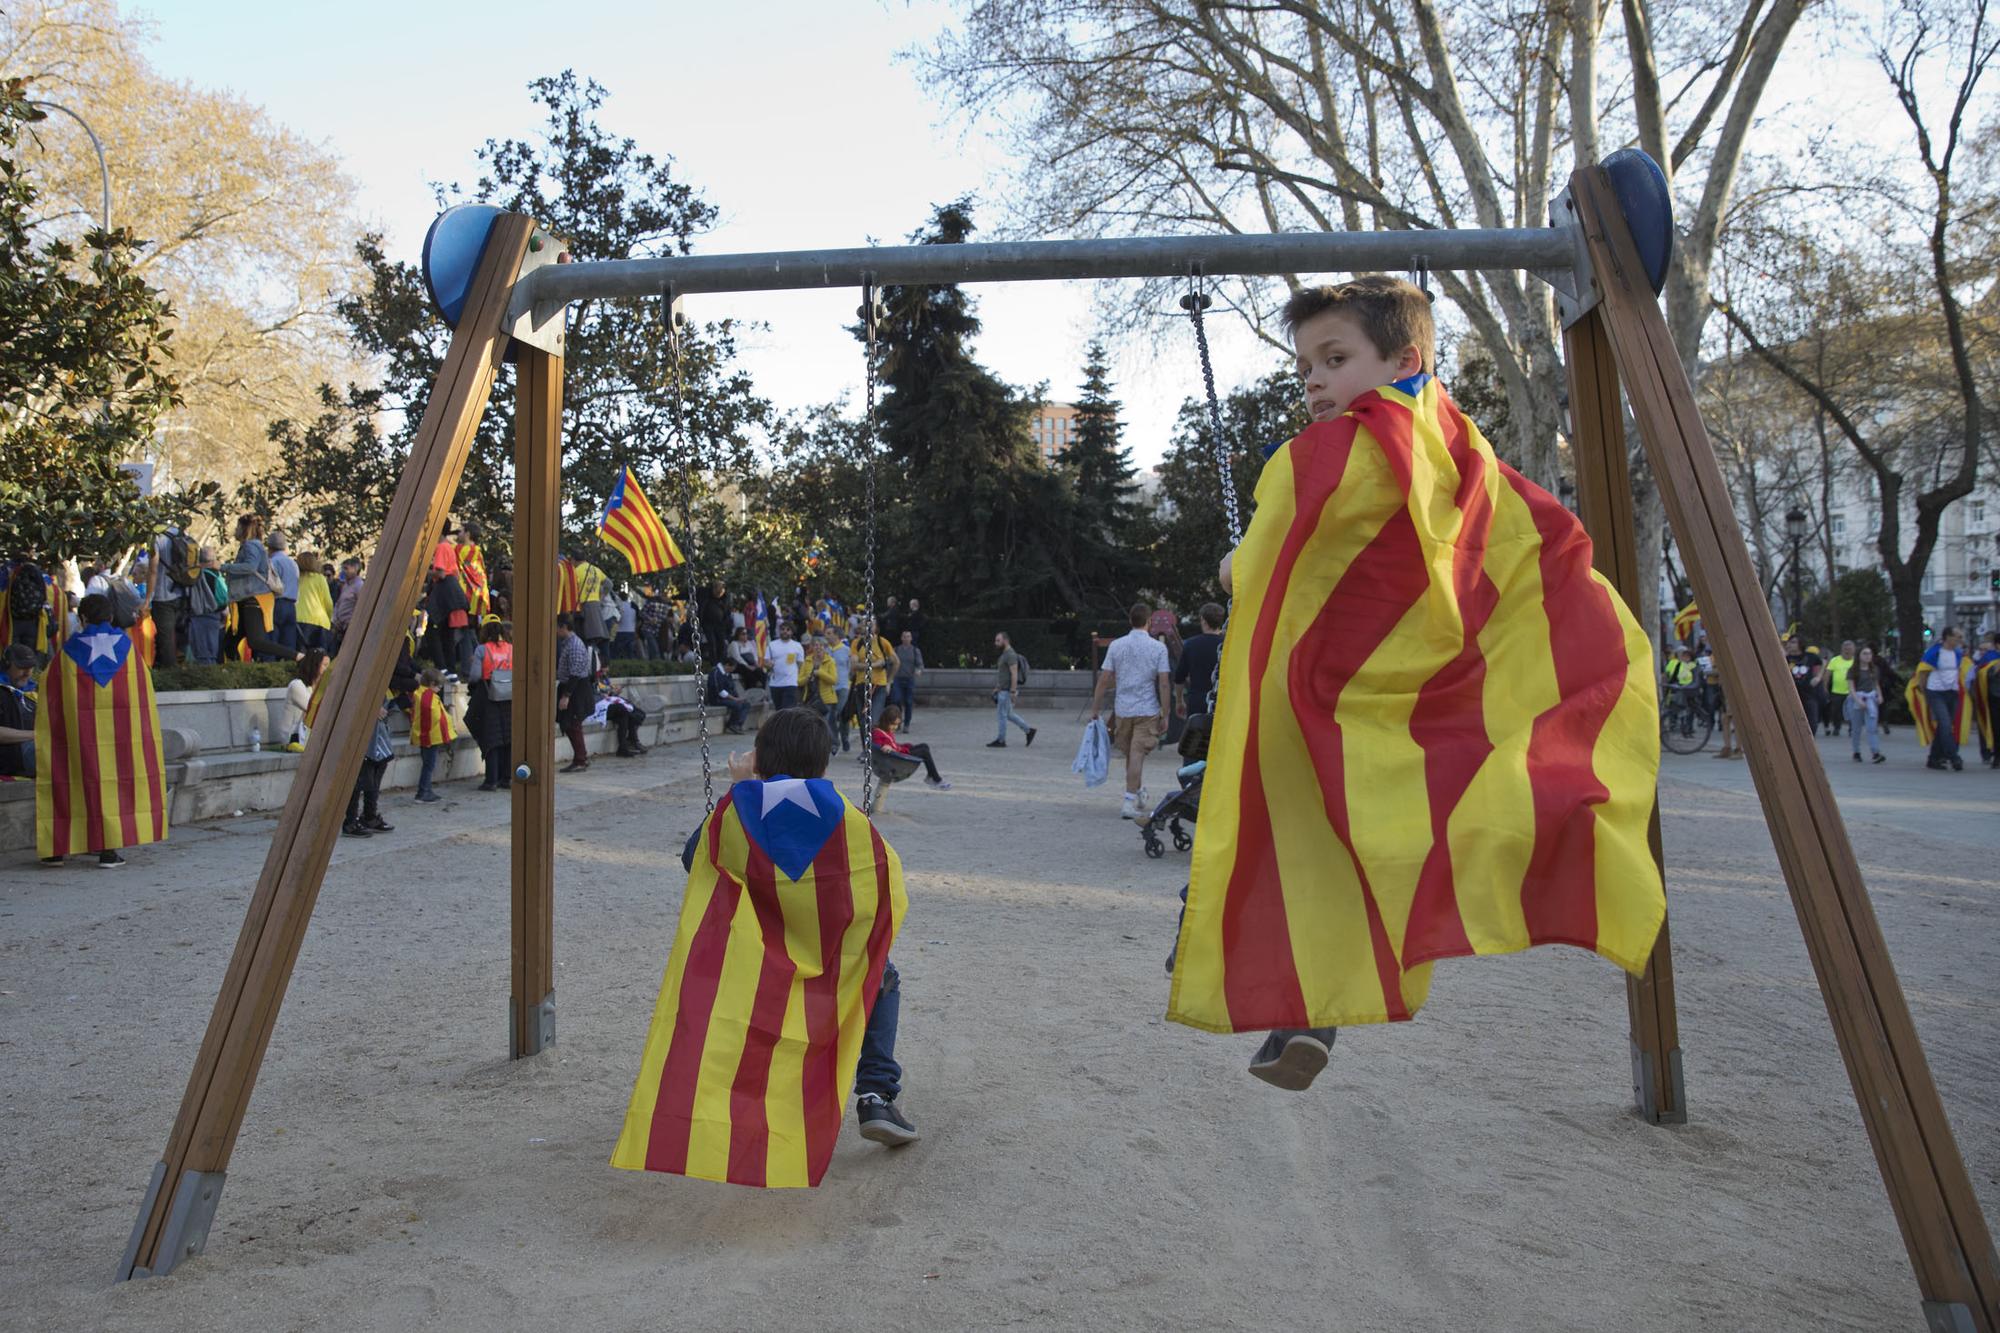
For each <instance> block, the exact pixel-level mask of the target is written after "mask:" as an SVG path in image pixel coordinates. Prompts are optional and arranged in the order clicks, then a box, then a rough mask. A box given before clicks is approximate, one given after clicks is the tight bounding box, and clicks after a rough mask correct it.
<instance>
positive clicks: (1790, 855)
mask: <svg viewBox="0 0 2000 1333" xmlns="http://www.w3.org/2000/svg"><path fill="white" fill-rule="evenodd" d="M1569 193H1570V198H1571V200H1572V201H1573V203H1574V205H1575V208H1576V213H1577V218H1578V221H1579V222H1581V224H1582V226H1583V237H1584V241H1585V243H1586V244H1587V245H1588V247H1589V254H1590V268H1591V270H1592V272H1593V274H1594V278H1595V285H1596V288H1597V292H1598V294H1599V297H1600V299H1601V304H1600V305H1599V308H1598V310H1597V312H1596V313H1597V314H1598V315H1599V316H1601V327H1602V329H1603V332H1604V334H1605V335H1606V337H1607V339H1608V341H1609V343H1610V346H1611V348H1612V351H1613V353H1614V355H1615V357H1616V362H1617V365H1618V367H1619V369H1620V370H1621V371H1622V372H1623V376H1624V381H1625V385H1626V389H1627V391H1628V393H1629V394H1630V396H1631V400H1632V411H1633V416H1634V417H1635V418H1636V420H1637V423H1638V429H1639V438H1640V441H1641V443H1643V444H1644V446H1645V449H1646V456H1647V458H1648V459H1649V460H1650V461H1651V463H1652V467H1653V474H1654V476H1655V477H1656V478H1658V481H1659V486H1660V494H1661V496H1662V497H1663V498H1664V499H1665V501H1666V507H1667V517H1668V520H1669V521H1670V522H1671V523H1672V525H1673V531H1674V536H1675V539H1676V540H1677V541H1678V543H1679V545H1680V548H1681V553H1682V555H1683V556H1684V557H1685V558H1686V560H1687V567H1688V575H1689V577H1690V578H1691V579H1692V581H1693V583H1694V590H1695V596H1696V598H1697V599H1699V601H1700V602H1701V614H1702V620H1703V623H1704V624H1706V625H1707V627H1708V632H1709V638H1710V641H1711V642H1712V643H1713V644H1714V646H1715V648H1716V652H1717V658H1718V662H1719V665H1720V666H1721V669H1722V676H1723V684H1724V689H1725V690H1726V691H1727V694H1728V698H1729V705H1730V709H1731V711H1732V712H1733V713H1734V714H1735V717H1736V723H1737V732H1738V735H1739V736H1741V738H1742V740H1743V745H1744V750H1745V752H1746V753H1747V755H1748V757H1749V763H1750V771H1751V774H1752V776H1754V777H1755V779H1756V782H1757V795H1758V797H1759V798H1760V799H1761V800H1762V802H1763V805H1764V816H1765V819H1766V821H1767V822H1768V823H1769V825H1770V829H1771V840H1772V842H1773V843H1774V844H1776V846H1777V851H1778V861H1779V864H1780V865H1781V866H1782V867H1783V870H1784V875H1785V884H1786V886H1787V887H1788V888H1789V889H1790V890H1791V896H1792V906H1793V908H1794V909H1795V910H1796V912H1797V913H1798V918H1799V927H1800V929H1801V931H1802V933H1803V934H1804V936H1805V944H1806V952H1807V954H1808V955H1810V956H1811V958H1812V965H1813V972H1814V974H1815V975H1816V976H1817V977H1818V979H1819V988H1820V994H1821V996H1822V998H1824V999H1825V1001H1826V1008H1827V1014H1828V1016H1829V1017H1830V1018H1831V1019H1832V1020H1833V1032H1834V1037H1835V1039H1836V1040H1837V1041H1838V1042H1839V1045H1840V1054H1841V1058H1842V1060H1843V1061H1844V1062H1845V1063H1846V1065H1847V1076H1848V1080H1849V1081H1850V1082H1851V1083H1852V1084H1853V1087H1854V1099H1855V1101H1856V1102H1857V1103H1858V1104H1859V1106H1860V1108H1861V1119H1862V1122H1863V1123H1864V1124H1865V1125H1866V1126H1867V1129H1868V1139H1869V1142H1870V1143H1871V1144H1872V1145H1873V1146H1874V1149H1875V1161H1876V1165H1877V1166H1878V1167H1879V1168H1880V1170H1881V1173H1882V1183H1883V1185H1884V1186H1885V1187H1886V1188H1887V1190H1888V1194H1889V1203H1890V1206H1891V1207H1892V1208H1893V1209H1894V1210H1895V1214H1896V1222H1897V1225H1898V1226H1899V1227H1901V1229H1902V1233H1903V1244H1904V1247H1905V1248H1906V1249H1907V1250H1908V1251H1909V1256H1910V1267H1911V1268H1912V1269H1913V1270H1915V1273H1916V1278H1917V1287H1918V1290H1919V1292H1920V1293H1921V1295H1922V1299H1923V1310H1924V1316H1925V1318H1926V1320H1927V1321H1928V1322H1929V1325H1930V1327H1931V1328H1932V1329H1933V1330H1936V1331H1937V1333H1996V1331H2000V1259H1996V1257H1995V1255H1994V1251H1993V1238H1992V1235H1991V1234H1990V1233H1989V1232H1988V1230H1987V1227H1986V1219H1985V1216H1984V1215H1983V1214H1982V1213H1981V1212H1980V1210H1979V1201H1978V1199H1977V1198H1975V1197H1974V1195H1973V1192H1972V1182H1971V1180H1970V1178H1969V1177H1968V1176H1967V1175H1966V1171H1965V1162H1964V1159H1963V1158H1962V1157H1961V1156H1960V1155H1959V1151H1958V1144H1957V1141H1956V1140H1955V1139H1954V1138H1953V1137H1952V1132H1951V1125H1950V1123H1949V1122H1948V1121H1947V1120H1946V1119H1945V1113H1944V1104H1943V1102H1942V1101H1941V1100H1940V1099H1939V1097H1938V1092H1937V1085H1936V1083H1935V1082H1933V1081H1932V1078H1931V1071H1930V1065H1929V1063H1928V1061H1926V1059H1925V1058H1924V1049H1923V1043H1922V1042H1921V1041H1919V1040H1918V1038H1917V1030H1916V1025H1915V1023H1913V1022H1912V1021H1911V1018H1910V1009H1909V1004H1908V1003H1907V1001H1905V999H1904V998H1903V990H1902V986H1901V984H1900V983H1899V982H1898V981H1897V979H1896V969H1895V965H1894V964H1893V963H1892V962H1891V961H1890V959H1889V949H1888V945H1887V943H1886V942H1885V941H1884V940H1883V938H1882V928H1881V925H1880V923H1878V922H1877V921H1876V919H1875V908H1874V905H1873V904H1872V903H1871V902H1870V901H1869V898H1868V889H1867V886H1866V885H1865V884H1863V883H1862V880H1861V867H1860V864H1859V862H1858V861H1857V860H1856V859H1855V855H1854V847H1853V844H1852V843H1851V842H1849V840H1848V837H1847V826H1846V824H1845V823H1844V822H1842V820H1841V817H1840V807H1839V805H1838V804H1837V803H1836V802H1835V800H1834V797H1833V789H1832V787H1831V786H1829V785H1828V782H1827V776H1826V768H1825V766H1824V765H1823V764H1822V763H1821V762H1820V757H1819V749H1818V747H1817V745H1816V744H1815V743H1814V741H1813V737H1812V731H1811V729H1810V728H1809V727H1808V726H1807V724H1806V717H1805V710H1804V709H1803V708H1802V707H1800V705H1799V700H1798V693H1797V691H1796V690H1794V689H1793V687H1792V680H1791V674H1790V671H1789V669H1788V668H1787V666H1786V663H1785V660H1784V657H1783V655H1782V653H1781V652H1780V648H1779V643H1778V628H1777V626H1776V625H1775V624H1774V623H1773V622H1772V620H1771V610H1770V607H1769V605H1768V604H1767V603H1766V602H1765V601H1764V595H1763V589H1762V587H1761V586H1760V585H1759V583H1758V581H1757V577H1756V573H1755V568H1754V566H1752V564H1751V562H1750V552H1749V548H1748V547H1747V546H1745V544H1744V541H1743V531H1742V528H1741V526H1740V525H1739V524H1738V523H1737V520H1736V509H1735V505H1734V503H1733V501H1732V500H1731V497H1730V494H1729V489H1728V487H1727V485H1726V484H1725V483H1724V481H1723V478H1722V470H1721V468H1720V467H1718V466H1717V464H1716V461H1715V452H1714V450H1713V448H1712V447H1711V446H1710V444H1709V440H1708V432H1707V430H1706V429H1705V428H1704V427H1703V425H1702V421H1701V413H1700V411H1699V409H1698V408H1697V407H1696V405H1695V398H1694V388H1693V386H1692V385H1691V384H1690V383H1689V380H1688V374H1687V368H1686V367H1685V366H1683V365H1682V364H1681V360H1680V356H1679V354H1678V353H1677V352H1676V351H1675V349H1674V344H1673V339H1672V337H1671V335H1670V334H1669V333H1668V331H1667V323H1666V318H1665V316H1664V315H1663V314H1662V313H1661V310H1660V306H1659V303H1658V302H1657V301H1656V300H1655V299H1654V297H1653V293H1652V289H1651V286H1650V285H1649V283H1648V282H1647V279H1646V272H1645V269H1644V267H1643V266H1642V264H1641V262H1640V259H1639V255H1638V250H1637V247H1636V246H1635V245H1634V243H1633V240H1632V234H1631V231H1630V229H1629V228H1628V227H1627V225H1626V221H1625V218H1624V216H1623V214H1622V213H1621V212H1620V210H1619V206H1618V203H1617V199H1616V196H1615V194H1614V193H1613V190H1612V187H1611V184H1610V181H1609V179H1608V178H1607V177H1606V175H1605V173H1604V171H1603V169H1602V168H1599V167H1585V168H1582V169H1580V170H1578V171H1577V172H1576V173H1575V174H1574V175H1573V176H1571V177H1570V186H1569ZM1572 410H1576V404H1574V403H1572Z"/></svg>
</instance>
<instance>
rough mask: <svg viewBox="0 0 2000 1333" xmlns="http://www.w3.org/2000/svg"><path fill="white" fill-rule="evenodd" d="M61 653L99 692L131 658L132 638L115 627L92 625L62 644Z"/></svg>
mask: <svg viewBox="0 0 2000 1333" xmlns="http://www.w3.org/2000/svg"><path fill="white" fill-rule="evenodd" d="M63 651H64V652H66V653H68V654H69V659H70V661H72V662H74V663H76V665H77V669H78V670H79V671H82V672H83V673H84V674H85V675H87V676H89V677H90V678H91V679H92V680H94V681H96V682H97V688H98V689H100V690H101V689H103V688H104V687H105V686H107V685H109V684H110V683H111V680H112V678H113V677H114V676H116V675H117V674H118V671H119V669H120V668H121V667H123V666H124V665H125V659H126V658H127V657H130V656H131V655H132V636H131V635H129V634H127V633H126V632H125V631H124V630H122V629H119V628H118V627H117V626H115V625H92V626H90V627H89V628H88V629H86V630H85V631H84V632H83V633H81V634H72V635H70V636H69V637H68V638H67V639H65V640H63Z"/></svg>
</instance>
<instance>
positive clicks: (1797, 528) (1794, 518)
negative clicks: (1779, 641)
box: [1785, 505, 1806, 624]
mask: <svg viewBox="0 0 2000 1333" xmlns="http://www.w3.org/2000/svg"><path fill="white" fill-rule="evenodd" d="M1785 535H1786V536H1787V537H1789V538H1791V541H1792V616H1791V619H1792V623H1793V624H1797V623H1798V620H1799V608H1800V604H1801V603H1802V602H1803V600H1804V597H1803V594H1802V593H1801V592H1800V590H1799V548H1800V547H1802V546H1804V545H1805V541H1806V511H1805V510H1803V509H1800V508H1798V507H1797V506H1796V505H1795V506H1793V507H1792V508H1790V509H1788V510H1786V511H1785Z"/></svg>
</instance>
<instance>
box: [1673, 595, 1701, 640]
mask: <svg viewBox="0 0 2000 1333" xmlns="http://www.w3.org/2000/svg"><path fill="white" fill-rule="evenodd" d="M1700 623H1701V603H1699V602H1689V603H1688V604H1687V605H1686V606H1684V607H1682V608H1681V609H1680V611H1679V612H1678V613H1676V614H1675V616H1674V637H1675V638H1676V639H1679V640H1680V641H1681V642H1682V643H1693V642H1694V627H1695V626H1696V625H1699V624H1700Z"/></svg>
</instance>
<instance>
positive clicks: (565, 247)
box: [504, 227, 569, 356]
mask: <svg viewBox="0 0 2000 1333" xmlns="http://www.w3.org/2000/svg"><path fill="white" fill-rule="evenodd" d="M568 262H569V242H568V241H565V240H563V239H562V238H560V237H558V236H553V235H551V234H550V233H548V232H546V231H544V230H542V229H541V228H540V227H537V228H535V232H534V235H532V236H530V237H529V238H528V253H527V254H526V255H524V256H522V258H521V272H520V275H519V276H518V277H516V278H515V279H514V290H513V291H512V293H511V294H509V296H508V298H507V318H506V322H505V326H504V327H505V328H506V331H507V336H508V337H510V338H513V339H515V340H516V341H519V342H524V343H526V344H528V346H530V347H539V348H540V349H541V350H542V351H544V352H547V353H549V354H550V355H551V356H561V355H562V354H563V336H564V333H565V331H566V328H567V325H568V320H567V319H566V318H565V316H566V315H567V314H568V312H569V307H568V306H567V305H566V304H565V303H563V302H561V301H537V300H535V299H534V292H533V288H534V285H535V284H533V283H531V282H529V281H528V275H529V274H531V273H533V272H534V271H535V270H536V269H540V268H546V267H548V266H549V265H551V264H564V263H568Z"/></svg>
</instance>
